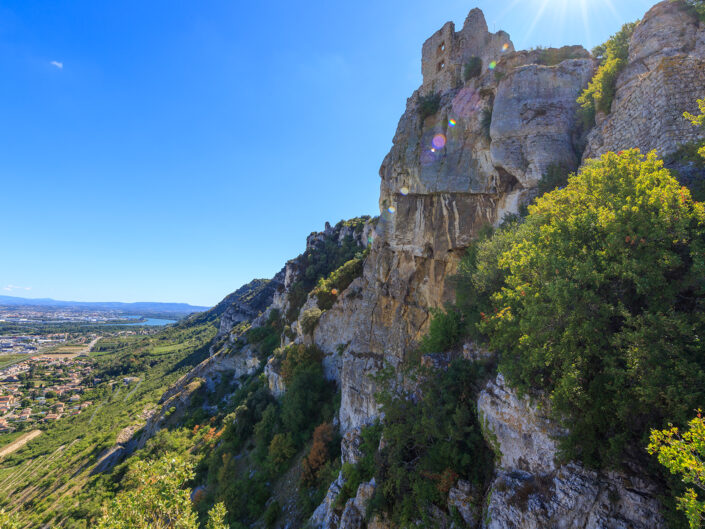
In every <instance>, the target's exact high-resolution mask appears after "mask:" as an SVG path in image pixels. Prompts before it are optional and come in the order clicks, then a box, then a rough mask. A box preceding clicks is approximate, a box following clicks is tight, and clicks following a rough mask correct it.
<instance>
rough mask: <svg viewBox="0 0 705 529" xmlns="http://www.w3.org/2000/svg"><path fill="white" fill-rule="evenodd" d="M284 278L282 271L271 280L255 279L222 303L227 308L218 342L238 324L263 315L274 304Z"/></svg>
mask: <svg viewBox="0 0 705 529" xmlns="http://www.w3.org/2000/svg"><path fill="white" fill-rule="evenodd" d="M283 278H284V273H283V271H282V272H279V273H278V274H277V275H276V276H274V277H273V278H272V279H271V280H270V279H255V280H254V281H251V282H249V283H248V284H246V285H245V286H243V287H240V288H239V289H237V290H236V291H235V292H233V293H232V294H230V295H229V296H227V297H226V298H225V299H224V300H223V301H221V304H224V305H226V306H227V308H226V309H225V310H224V311H223V313H222V314H221V316H220V327H219V328H218V334H217V336H216V340H218V339H219V338H221V337H222V336H225V335H227V334H229V333H230V332H231V331H232V329H233V327H235V325H237V324H238V323H242V322H244V321H252V320H254V319H255V318H257V317H258V316H259V315H260V314H262V313H263V312H264V311H265V310H266V309H267V307H269V306H270V305H271V304H272V300H273V298H274V293H275V292H276V290H277V288H278V287H280V286H281V284H282V281H283Z"/></svg>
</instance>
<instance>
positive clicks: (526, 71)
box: [315, 11, 594, 431]
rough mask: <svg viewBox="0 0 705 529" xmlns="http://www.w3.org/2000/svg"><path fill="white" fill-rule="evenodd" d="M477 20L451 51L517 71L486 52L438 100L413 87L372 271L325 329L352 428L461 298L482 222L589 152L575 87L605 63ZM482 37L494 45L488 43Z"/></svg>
mask: <svg viewBox="0 0 705 529" xmlns="http://www.w3.org/2000/svg"><path fill="white" fill-rule="evenodd" d="M468 24H470V25H471V27H472V28H474V29H473V30H472V34H473V37H472V39H470V38H466V39H460V38H459V39H456V40H454V41H452V42H453V45H452V47H451V51H452V54H456V55H457V56H458V57H461V56H462V57H464V56H465V54H466V53H467V54H471V55H472V56H478V57H484V56H485V55H487V57H489V56H492V57H493V60H497V61H498V66H497V68H498V69H499V65H500V64H503V65H504V66H502V68H504V70H505V71H506V72H505V73H504V75H503V76H501V75H496V74H495V71H493V70H491V69H489V66H488V65H487V64H485V66H484V69H483V71H482V73H481V75H479V76H478V77H476V78H472V79H469V80H468V81H467V82H464V83H463V82H460V81H457V80H456V81H453V82H452V83H450V84H448V83H446V82H445V81H443V82H439V83H435V84H433V86H434V87H435V88H434V89H438V90H442V91H441V92H439V93H438V94H437V95H438V97H439V99H438V108H437V110H436V109H432V110H435V112H430V111H429V110H428V109H427V108H426V106H425V103H424V102H423V101H422V98H421V95H420V93H419V92H417V93H415V94H414V95H413V96H412V97H411V98H410V99H409V101H408V102H407V107H406V112H405V113H404V115H403V116H402V118H401V120H400V121H399V126H398V128H397V132H396V134H395V136H394V142H393V143H394V144H393V147H392V149H391V151H390V152H389V154H388V155H387V156H386V158H385V159H384V162H383V163H382V167H381V169H380V176H381V179H382V180H381V186H380V208H381V211H382V214H381V216H380V219H379V221H378V223H377V225H376V227H375V231H374V233H373V234H372V247H371V251H370V254H369V257H368V258H367V261H366V263H365V267H364V271H363V277H362V278H361V279H360V280H359V281H356V282H355V283H353V284H352V285H351V286H350V287H349V289H348V292H346V293H344V294H343V295H341V296H340V300H339V302H338V303H337V304H336V305H335V306H334V307H333V308H331V309H330V310H329V311H327V313H326V314H324V315H323V316H322V317H321V319H320V322H319V330H318V331H316V333H315V341H316V343H317V344H319V346H320V347H321V348H322V349H323V350H324V351H326V352H327V353H329V354H332V353H333V352H334V351H333V348H334V347H335V348H338V346H340V350H342V360H341V362H340V364H341V367H340V372H341V381H340V385H341V390H342V404H341V411H340V419H341V426H342V429H343V431H346V430H348V429H350V428H354V427H355V426H358V425H360V424H362V423H364V422H366V421H367V420H368V419H369V418H370V417H371V416H373V415H374V414H375V413H377V404H376V402H375V400H374V393H375V392H376V391H377V390H378V388H377V387H376V385H375V383H374V381H372V380H371V379H370V377H369V375H371V374H374V373H375V372H377V371H378V370H379V368H380V367H382V366H383V365H384V364H385V363H387V364H390V365H392V366H399V365H400V364H402V363H403V362H404V361H405V358H406V355H407V353H408V351H410V350H411V349H412V348H413V347H414V346H415V344H416V342H417V341H418V339H419V338H420V337H421V336H422V335H423V334H424V333H425V331H426V329H427V326H428V322H429V309H430V308H432V307H439V306H442V305H443V304H444V303H445V302H447V301H451V300H452V292H450V290H449V289H448V288H447V280H448V278H449V277H450V276H451V275H452V274H453V273H454V272H455V269H456V267H457V264H458V261H459V259H460V256H461V255H462V253H463V251H464V250H465V248H467V246H468V245H469V244H470V243H471V241H472V240H473V238H474V237H475V236H476V234H477V233H478V230H479V229H480V228H481V227H482V226H483V225H485V224H498V223H499V222H501V220H502V219H503V217H504V216H505V215H506V214H508V213H514V212H516V211H517V210H518V208H519V206H520V205H521V204H522V203H525V202H526V201H527V200H529V199H530V197H531V196H532V195H533V194H534V193H535V187H536V184H537V181H538V179H539V178H540V176H541V174H542V172H543V171H545V170H546V168H547V167H548V166H549V165H552V164H557V165H564V166H569V167H570V168H574V167H575V166H576V164H577V161H578V159H579V156H578V155H576V152H575V149H574V147H573V145H574V133H573V131H574V130H575V129H576V128H577V124H576V123H575V119H576V118H575V114H576V112H575V110H576V103H575V99H576V98H577V96H578V94H579V93H580V92H581V90H582V89H583V88H584V87H585V86H586V84H587V82H588V80H589V78H590V76H591V74H592V71H593V68H594V64H593V61H592V59H589V58H586V54H587V52H585V51H584V50H582V52H580V51H579V50H578V51H575V53H573V56H575V57H577V58H569V59H566V60H565V61H562V62H559V63H558V64H556V65H553V66H547V65H542V64H527V63H526V62H525V61H536V60H537V57H538V56H537V54H535V53H528V54H527V53H514V52H513V51H512V50H513V47H512V46H511V45H510V43H509V41H508V36H507V35H506V34H502V35H500V36H499V37H498V36H497V35H494V36H493V35H492V34H490V33H488V32H487V27H486V24H485V23H484V17H482V14H481V12H479V11H473V12H472V13H471V16H470V17H469V18H468V21H466V28H465V29H464V30H463V31H464V32H465V31H466V29H467V27H470V26H468ZM443 31H445V29H444V30H442V32H441V33H443ZM464 34H465V33H464ZM468 34H469V33H468ZM454 38H455V37H454ZM433 39H436V36H434V37H432V39H430V41H429V42H431V41H433V42H432V44H428V43H427V45H425V47H424V50H426V49H427V48H428V47H429V46H431V47H433V46H435V44H433V43H435V40H433ZM498 39H499V40H498ZM436 40H437V39H436ZM449 42H450V41H449ZM483 42H484V43H485V45H486V46H487V48H486V49H485V48H482V49H480V48H478V46H480V44H478V43H483ZM500 42H501V43H502V45H501V46H498V43H500ZM504 44H509V45H508V46H506V47H505V46H504ZM446 45H448V42H446ZM465 45H467V46H468V49H467V50H463V49H461V48H462V46H465ZM459 46H460V47H461V48H459ZM458 83H460V84H458ZM424 86H425V87H428V83H427V79H426V74H424ZM493 109H494V110H493Z"/></svg>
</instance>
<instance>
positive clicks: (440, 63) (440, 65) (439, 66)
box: [437, 61, 446, 72]
mask: <svg viewBox="0 0 705 529" xmlns="http://www.w3.org/2000/svg"><path fill="white" fill-rule="evenodd" d="M445 67H446V63H445V62H444V61H441V62H439V63H438V69H437V70H438V71H439V72H440V71H441V70H442V69H443V68H445Z"/></svg>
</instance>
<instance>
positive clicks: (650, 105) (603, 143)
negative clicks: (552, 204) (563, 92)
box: [583, 0, 705, 159]
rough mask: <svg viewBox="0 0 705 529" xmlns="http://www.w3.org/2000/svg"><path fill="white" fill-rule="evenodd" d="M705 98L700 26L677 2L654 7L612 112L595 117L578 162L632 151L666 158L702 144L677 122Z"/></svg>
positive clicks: (635, 40)
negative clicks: (688, 145) (692, 144)
mask: <svg viewBox="0 0 705 529" xmlns="http://www.w3.org/2000/svg"><path fill="white" fill-rule="evenodd" d="M703 95H705V25H704V24H703V23H702V22H699V20H698V18H697V16H695V14H694V13H693V12H692V11H691V10H690V8H688V7H687V6H686V5H685V4H684V3H683V2H680V1H677V2H672V1H670V0H666V1H664V2H660V3H659V4H656V5H655V6H654V7H653V8H651V9H650V10H649V12H648V13H646V15H645V16H644V18H643V19H642V21H641V22H640V23H639V24H638V25H637V27H636V29H635V30H634V33H633V35H632V37H631V40H630V42H629V59H628V64H627V66H626V68H625V69H624V70H623V71H622V73H621V74H620V75H619V77H618V79H617V91H616V94H615V98H614V101H613V103H612V111H611V112H610V114H609V115H608V116H606V117H602V116H601V117H598V125H597V126H596V127H595V128H594V129H593V130H592V132H591V133H590V135H589V137H588V145H587V148H586V149H585V153H584V155H583V158H585V159H586V158H595V157H597V156H599V155H601V154H603V153H605V152H608V151H620V150H624V149H631V148H634V147H637V148H639V149H641V151H642V152H647V151H650V150H652V149H656V150H657V151H658V153H659V155H661V156H666V155H668V154H671V153H672V152H673V151H675V150H676V149H677V147H678V146H679V145H681V144H683V143H687V142H689V141H694V140H698V139H703V138H705V132H704V131H703V130H702V129H700V130H699V129H697V128H696V127H693V125H692V124H691V123H690V122H689V121H688V120H686V119H685V118H684V117H683V112H685V111H689V112H696V110H697V105H696V100H697V99H699V98H700V99H702V97H703Z"/></svg>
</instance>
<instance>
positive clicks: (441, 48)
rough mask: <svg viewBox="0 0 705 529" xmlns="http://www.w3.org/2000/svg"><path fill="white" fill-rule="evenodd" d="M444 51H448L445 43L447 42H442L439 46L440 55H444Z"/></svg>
mask: <svg viewBox="0 0 705 529" xmlns="http://www.w3.org/2000/svg"><path fill="white" fill-rule="evenodd" d="M444 51H446V43H445V42H441V45H440V46H438V54H441V53H443V52H444Z"/></svg>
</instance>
